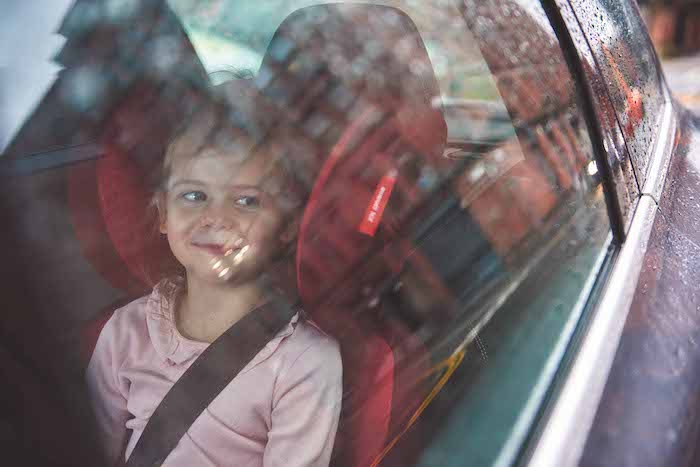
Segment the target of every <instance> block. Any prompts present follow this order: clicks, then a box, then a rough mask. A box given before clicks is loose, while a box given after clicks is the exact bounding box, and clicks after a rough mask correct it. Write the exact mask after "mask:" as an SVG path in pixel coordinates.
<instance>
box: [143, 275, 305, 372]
mask: <svg viewBox="0 0 700 467" xmlns="http://www.w3.org/2000/svg"><path fill="white" fill-rule="evenodd" d="M181 292H182V285H181V284H179V283H177V282H174V281H172V280H167V279H165V280H163V281H161V282H160V283H158V284H157V285H156V286H155V287H154V288H153V292H152V293H151V295H150V296H149V297H148V300H147V301H146V324H147V327H148V334H149V337H150V339H151V342H152V343H153V347H154V349H155V351H156V353H157V354H158V356H159V357H161V358H162V359H163V360H166V361H170V362H172V363H174V364H182V363H185V362H187V361H188V360H194V359H196V358H197V357H198V356H199V355H200V354H201V353H202V352H203V351H204V349H206V348H207V347H208V346H209V344H208V343H207V342H199V341H194V340H191V339H187V338H186V337H184V336H183V335H182V334H180V331H178V329H177V326H176V324H175V305H176V303H177V299H178V296H179V295H180V293H181ZM298 321H299V313H298V312H297V313H295V314H294V316H293V317H292V319H291V320H290V321H289V323H288V324H287V326H285V327H284V328H282V330H281V331H280V332H278V333H277V334H276V335H275V337H273V338H272V339H271V340H270V341H269V342H268V343H267V344H266V345H265V347H263V349H262V350H261V351H260V352H258V354H257V355H256V356H255V357H254V358H253V359H252V360H251V361H250V362H249V363H248V365H246V367H245V368H244V369H243V370H242V371H241V373H243V372H245V371H248V370H249V369H250V368H252V367H254V366H255V365H257V364H259V363H261V362H262V361H264V360H266V359H267V358H269V357H270V355H272V354H273V353H274V351H275V350H276V349H277V348H278V347H279V345H280V344H281V343H282V341H283V340H284V339H285V338H287V337H289V336H290V335H291V334H292V333H293V332H294V329H295V328H296V325H297V323H298Z"/></svg>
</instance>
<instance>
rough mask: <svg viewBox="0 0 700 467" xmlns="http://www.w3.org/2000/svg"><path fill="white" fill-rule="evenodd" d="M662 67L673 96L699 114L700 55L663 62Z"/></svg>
mask: <svg viewBox="0 0 700 467" xmlns="http://www.w3.org/2000/svg"><path fill="white" fill-rule="evenodd" d="M662 65H663V69H664V73H665V74H666V79H667V81H668V84H669V86H670V87H671V91H672V92H673V94H674V96H675V97H676V98H677V99H678V100H679V101H680V102H682V103H683V105H685V106H686V107H688V108H690V109H691V110H693V111H694V112H695V113H700V81H698V75H699V74H700V54H698V55H694V56H692V57H685V58H677V59H672V60H665V61H664V62H663V63H662Z"/></svg>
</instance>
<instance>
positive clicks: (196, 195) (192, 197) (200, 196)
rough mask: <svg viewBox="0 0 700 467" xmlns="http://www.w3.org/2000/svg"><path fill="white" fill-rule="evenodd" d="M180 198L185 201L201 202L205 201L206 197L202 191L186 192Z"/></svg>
mask: <svg viewBox="0 0 700 467" xmlns="http://www.w3.org/2000/svg"><path fill="white" fill-rule="evenodd" d="M182 198H183V199H184V200H186V201H191V202H201V201H206V200H207V195H206V194H205V193H204V192H202V191H188V192H187V193H183V194H182Z"/></svg>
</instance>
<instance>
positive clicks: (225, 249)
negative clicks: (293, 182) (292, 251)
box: [160, 149, 294, 284]
mask: <svg viewBox="0 0 700 467" xmlns="http://www.w3.org/2000/svg"><path fill="white" fill-rule="evenodd" d="M283 180H284V176H283V173H282V172H281V170H280V169H279V167H277V165H276V164H275V163H274V161H273V159H272V157H270V155H269V154H266V153H259V154H255V155H253V156H249V157H247V158H246V159H244V160H242V158H241V157H239V156H238V155H235V154H224V153H222V152H221V151H217V150H215V149H211V150H205V151H203V152H202V153H201V154H199V155H197V156H196V157H191V156H175V157H173V158H172V160H171V161H170V176H169V179H168V180H167V181H166V192H165V193H164V194H163V195H162V198H161V199H160V206H161V209H160V213H161V219H160V230H161V232H162V233H165V234H167V236H168V243H169V244H170V248H171V249H172V251H173V254H174V255H175V257H176V258H177V259H178V261H180V263H181V264H182V265H183V266H184V267H185V269H186V270H187V274H188V277H192V276H196V277H198V278H200V279H203V280H206V281H217V282H220V281H222V280H226V281H229V282H231V283H236V284H245V283H248V282H251V281H255V280H256V279H257V278H258V277H259V276H260V274H261V273H262V272H264V270H265V268H266V267H267V266H269V265H270V263H271V262H272V260H273V259H274V258H275V256H276V255H277V254H278V253H279V252H280V251H281V249H282V248H283V246H284V245H285V243H287V242H289V241H291V240H292V238H293V233H294V232H293V231H292V229H291V228H289V227H288V224H289V223H288V222H287V221H288V220H289V219H288V217H289V216H286V215H285V211H284V210H283V208H282V206H281V205H280V202H281V201H283V200H282V196H283V193H282V192H281V190H282V188H283V186H284V182H283Z"/></svg>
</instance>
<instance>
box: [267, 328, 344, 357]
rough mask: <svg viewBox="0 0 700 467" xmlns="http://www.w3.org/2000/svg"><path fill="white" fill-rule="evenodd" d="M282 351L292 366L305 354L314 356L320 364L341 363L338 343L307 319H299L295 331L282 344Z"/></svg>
mask: <svg viewBox="0 0 700 467" xmlns="http://www.w3.org/2000/svg"><path fill="white" fill-rule="evenodd" d="M280 350H282V352H283V353H284V354H286V355H287V360H289V363H290V364H293V363H294V361H296V360H297V359H298V358H299V357H301V356H302V355H304V354H307V355H308V354H314V355H315V356H316V357H317V358H318V359H319V363H322V362H324V361H325V362H327V363H330V362H336V361H338V362H339V361H340V346H339V345H338V342H337V341H336V340H335V339H334V338H333V337H332V336H330V335H328V334H326V333H325V332H323V330H322V329H321V328H319V327H318V326H317V325H316V324H315V323H314V322H313V321H309V320H307V319H299V321H298V322H297V324H296V326H295V327H294V331H293V332H292V334H291V335H290V336H289V338H288V339H286V340H285V341H284V342H283V343H282V345H281V348H280Z"/></svg>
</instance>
